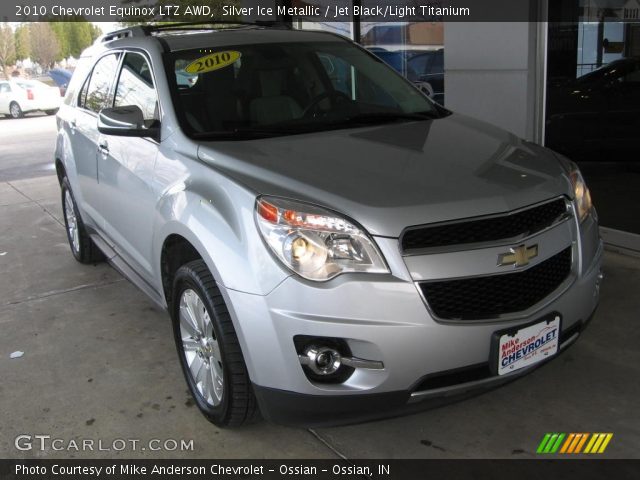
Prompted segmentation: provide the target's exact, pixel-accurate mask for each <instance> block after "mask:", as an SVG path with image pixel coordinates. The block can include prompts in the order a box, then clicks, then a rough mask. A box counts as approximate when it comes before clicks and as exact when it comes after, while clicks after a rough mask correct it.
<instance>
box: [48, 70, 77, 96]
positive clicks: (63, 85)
mask: <svg viewBox="0 0 640 480" xmlns="http://www.w3.org/2000/svg"><path fill="white" fill-rule="evenodd" d="M48 75H49V77H51V79H52V80H53V81H54V82H55V83H56V85H57V86H58V88H59V89H60V95H61V96H63V97H64V94H65V93H66V91H67V87H68V86H69V82H70V81H71V75H72V72H70V71H69V70H65V69H64V68H53V69H51V70H49V73H48Z"/></svg>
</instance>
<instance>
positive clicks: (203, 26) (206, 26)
mask: <svg viewBox="0 0 640 480" xmlns="http://www.w3.org/2000/svg"><path fill="white" fill-rule="evenodd" d="M218 25H242V26H254V27H274V28H287V29H290V28H291V25H290V24H288V23H286V22H282V21H275V20H256V21H254V22H247V21H243V20H214V21H208V22H204V21H200V22H179V23H163V24H153V25H137V26H135V27H127V28H123V29H121V30H116V31H114V32H110V33H108V34H106V35H103V36H102V37H100V40H99V41H100V42H102V43H106V42H111V41H113V40H119V39H121V38H131V37H147V36H149V35H152V34H154V33H156V32H163V31H171V30H219V27H218Z"/></svg>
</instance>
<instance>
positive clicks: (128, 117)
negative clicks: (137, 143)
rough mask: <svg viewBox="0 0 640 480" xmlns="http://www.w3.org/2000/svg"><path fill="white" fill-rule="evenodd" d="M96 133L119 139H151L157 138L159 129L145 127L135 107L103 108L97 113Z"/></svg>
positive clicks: (138, 108) (139, 111) (142, 116)
mask: <svg viewBox="0 0 640 480" xmlns="http://www.w3.org/2000/svg"><path fill="white" fill-rule="evenodd" d="M98 131H99V132H100V133H104V134H105V135H118V136H121V137H151V138H156V139H157V138H158V137H159V135H160V128H159V127H156V126H153V127H148V128H147V127H145V126H144V115H143V113H142V110H140V107H138V106H137V105H126V106H123V107H115V108H103V109H102V110H100V113H98Z"/></svg>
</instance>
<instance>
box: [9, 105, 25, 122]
mask: <svg viewBox="0 0 640 480" xmlns="http://www.w3.org/2000/svg"><path fill="white" fill-rule="evenodd" d="M9 115H10V116H11V118H22V117H24V113H22V108H20V105H19V104H18V102H11V105H9Z"/></svg>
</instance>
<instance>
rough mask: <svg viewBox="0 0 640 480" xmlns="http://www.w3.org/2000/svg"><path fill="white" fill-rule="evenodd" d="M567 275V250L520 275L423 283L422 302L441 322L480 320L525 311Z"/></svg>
mask: <svg viewBox="0 0 640 480" xmlns="http://www.w3.org/2000/svg"><path fill="white" fill-rule="evenodd" d="M570 272H571V247H568V248H567V249H565V250H563V251H562V252H560V253H558V254H556V255H554V256H553V257H551V258H549V259H547V260H545V261H544V262H542V263H539V264H538V265H536V266H534V267H531V268H529V269H527V270H523V271H520V272H513V273H506V274H500V275H490V276H486V277H475V278H467V279H462V280H445V281H438V282H423V283H420V284H419V286H420V288H421V289H422V293H423V295H424V298H425V300H426V301H427V303H428V304H429V307H430V308H431V311H432V312H433V313H434V314H435V315H436V316H437V317H439V318H441V319H447V320H482V319H488V318H495V317H497V316H499V315H502V314H507V313H514V312H520V311H523V310H526V309H527V308H529V307H531V306H533V305H535V304H536V303H538V302H539V301H541V300H542V299H544V298H545V297H546V296H548V295H549V294H551V293H552V292H553V291H554V290H556V289H557V288H558V287H559V286H560V284H561V283H562V282H563V281H564V280H565V279H566V278H567V277H568V276H569V273H570Z"/></svg>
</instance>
